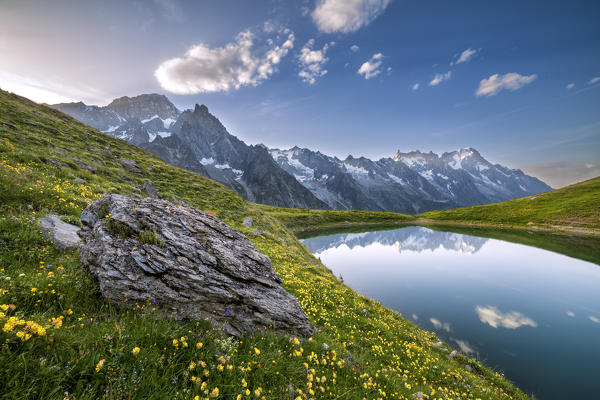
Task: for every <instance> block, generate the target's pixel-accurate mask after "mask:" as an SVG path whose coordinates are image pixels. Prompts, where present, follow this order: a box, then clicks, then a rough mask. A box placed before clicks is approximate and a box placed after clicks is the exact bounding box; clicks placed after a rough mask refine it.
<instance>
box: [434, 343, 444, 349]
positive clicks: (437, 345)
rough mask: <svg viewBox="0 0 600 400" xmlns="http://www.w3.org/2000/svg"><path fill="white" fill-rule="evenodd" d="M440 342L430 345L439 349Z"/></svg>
mask: <svg viewBox="0 0 600 400" xmlns="http://www.w3.org/2000/svg"><path fill="white" fill-rule="evenodd" d="M442 344H443V343H442V342H435V343H434V344H432V346H433V347H436V348H439V347H442Z"/></svg>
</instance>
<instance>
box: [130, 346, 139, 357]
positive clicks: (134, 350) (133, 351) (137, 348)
mask: <svg viewBox="0 0 600 400" xmlns="http://www.w3.org/2000/svg"><path fill="white" fill-rule="evenodd" d="M139 353H140V348H139V347H134V348H133V350H131V354H133V355H134V356H137V355H138V354H139Z"/></svg>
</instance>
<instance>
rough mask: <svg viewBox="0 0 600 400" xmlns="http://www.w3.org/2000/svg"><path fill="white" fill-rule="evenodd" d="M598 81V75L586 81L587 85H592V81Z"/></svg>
mask: <svg viewBox="0 0 600 400" xmlns="http://www.w3.org/2000/svg"><path fill="white" fill-rule="evenodd" d="M597 82H600V76H596V77H594V78H592V79H590V80H589V81H588V85H593V84H594V83H597Z"/></svg>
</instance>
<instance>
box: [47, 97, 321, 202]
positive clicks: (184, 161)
mask: <svg viewBox="0 0 600 400" xmlns="http://www.w3.org/2000/svg"><path fill="white" fill-rule="evenodd" d="M52 107H53V108H55V109H57V110H60V111H63V112H65V113H67V114H69V115H71V116H73V117H74V118H76V119H78V120H80V121H81V122H83V123H86V124H88V125H90V126H92V127H93V128H96V129H98V130H101V131H102V132H104V133H106V134H107V135H110V136H114V137H118V138H120V139H124V140H127V141H128V142H130V143H133V144H135V145H136V146H140V147H142V148H144V149H146V150H148V151H150V152H152V153H154V154H156V155H158V156H159V157H161V158H162V159H163V160H165V161H167V162H169V163H170V164H173V165H175V166H178V167H181V168H185V169H188V170H190V171H193V172H197V173H200V174H202V175H204V176H208V177H210V178H211V179H214V180H216V181H218V182H221V183H223V184H225V185H226V186H228V187H230V188H232V189H233V190H235V191H236V192H237V193H238V194H240V195H241V196H242V197H244V198H246V199H249V200H252V201H257V202H260V203H264V204H270V205H276V206H284V207H302V208H328V206H327V205H326V204H325V203H324V202H322V201H321V200H319V199H317V198H316V197H315V196H314V195H313V194H312V193H311V192H310V191H309V190H307V189H306V188H305V187H304V186H302V185H300V184H298V182H297V181H296V180H295V179H294V178H293V177H292V176H290V175H289V174H287V173H285V172H284V171H283V170H281V168H280V167H279V166H278V165H277V164H275V163H273V162H270V161H269V160H266V159H265V155H264V151H263V150H262V149H261V148H260V147H257V146H248V145H247V144H246V143H244V142H243V141H241V140H239V139H238V138H237V137H235V136H233V135H231V134H229V132H227V129H226V128H225V127H224V126H223V125H222V124H221V122H220V121H219V120H218V119H217V118H216V117H215V116H214V115H212V114H211V113H210V112H209V111H208V108H207V107H206V106H205V105H202V106H200V105H196V107H195V108H194V110H186V111H183V112H181V111H180V110H178V109H177V108H176V107H175V106H174V105H173V104H172V103H171V102H170V101H169V99H167V98H166V97H165V96H163V95H158V94H143V95H140V96H136V97H127V96H124V97H121V98H118V99H115V100H114V101H112V102H111V103H110V104H108V105H107V106H106V107H98V106H87V105H85V104H83V103H63V104H56V105H53V106H52ZM267 156H268V155H267ZM255 161H260V163H259V165H260V166H261V167H260V168H258V167H256V166H252V165H251V163H252V162H255Z"/></svg>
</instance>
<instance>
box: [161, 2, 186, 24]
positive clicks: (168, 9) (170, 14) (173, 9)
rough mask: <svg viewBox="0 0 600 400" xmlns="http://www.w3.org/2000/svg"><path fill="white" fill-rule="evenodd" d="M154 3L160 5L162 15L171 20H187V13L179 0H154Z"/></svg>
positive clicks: (178, 21)
mask: <svg viewBox="0 0 600 400" xmlns="http://www.w3.org/2000/svg"><path fill="white" fill-rule="evenodd" d="M154 3H155V4H156V5H157V6H158V7H159V10H160V12H161V14H162V16H163V17H164V18H165V19H166V20H167V21H171V22H177V23H180V22H184V21H185V20H186V16H185V13H184V12H183V8H182V7H181V4H179V1H178V0H154Z"/></svg>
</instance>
